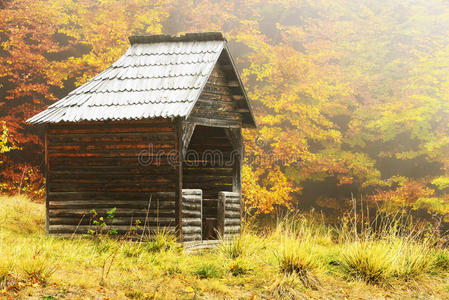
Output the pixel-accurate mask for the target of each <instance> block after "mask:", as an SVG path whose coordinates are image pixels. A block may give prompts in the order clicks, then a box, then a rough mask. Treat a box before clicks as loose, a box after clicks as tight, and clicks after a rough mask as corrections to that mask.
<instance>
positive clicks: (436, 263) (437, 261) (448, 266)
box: [432, 251, 449, 271]
mask: <svg viewBox="0 0 449 300" xmlns="http://www.w3.org/2000/svg"><path fill="white" fill-rule="evenodd" d="M432 267H433V269H437V270H441V271H449V253H448V252H447V251H441V252H440V251H439V252H437V254H436V255H435V256H434V259H433V261H432Z"/></svg>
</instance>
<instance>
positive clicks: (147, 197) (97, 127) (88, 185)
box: [46, 120, 178, 233]
mask: <svg viewBox="0 0 449 300" xmlns="http://www.w3.org/2000/svg"><path fill="white" fill-rule="evenodd" d="M150 144H151V145H153V149H152V151H153V155H152V156H151V158H152V159H153V161H152V162H151V163H149V162H148V160H149V158H150V155H149V148H148V147H149V145H150ZM177 147H178V142H177V133H176V123H174V122H171V121H170V120H150V121H134V122H97V123H76V124H52V125H49V127H48V130H47V136H46V149H47V153H46V160H47V214H48V219H47V220H48V227H47V228H48V232H49V233H73V232H74V231H75V229H76V230H77V232H78V233H86V231H87V230H88V229H89V224H90V223H91V215H92V214H91V213H90V211H91V210H92V209H95V210H96V211H97V213H99V214H104V213H105V212H106V211H107V210H109V209H111V208H113V207H116V209H117V210H116V213H115V218H114V223H115V224H116V225H117V229H118V231H119V232H125V231H127V230H128V229H129V226H130V224H131V223H135V221H136V220H140V224H141V226H143V224H144V222H145V218H146V216H147V208H148V205H149V204H150V205H151V209H150V211H149V220H150V221H149V225H150V226H152V227H153V228H155V227H156V226H174V225H175V216H176V213H175V208H176V195H175V194H176V193H175V192H176V188H177V186H178V183H177V178H178V169H177V167H176V166H175V165H172V164H170V161H169V159H168V157H167V155H165V156H161V159H160V161H156V153H157V152H158V151H159V150H163V151H164V152H165V153H169V152H170V151H171V150H177ZM142 150H146V151H147V152H146V153H145V155H143V159H144V162H146V163H148V165H143V164H142V163H140V162H139V155H140V153H141V151H142ZM150 201H151V203H150ZM156 220H157V221H156Z"/></svg>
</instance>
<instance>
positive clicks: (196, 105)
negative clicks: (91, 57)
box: [28, 32, 256, 242]
mask: <svg viewBox="0 0 449 300" xmlns="http://www.w3.org/2000/svg"><path fill="white" fill-rule="evenodd" d="M129 41H130V44H131V45H130V47H129V49H128V50H127V51H126V53H125V54H124V55H123V56H122V57H120V58H119V59H118V60H117V61H116V62H114V63H113V64H112V65H111V66H110V67H109V68H107V69H106V70H104V71H103V72H101V73H100V74H98V75H96V76H95V77H93V78H92V79H91V80H90V81H88V82H87V83H86V84H84V85H82V86H80V87H78V88H77V89H75V90H73V91H72V92H71V93H69V94H68V95H67V96H66V97H64V98H63V99H61V100H59V101H58V102H55V103H54V104H52V105H50V106H49V107H48V108H47V109H46V110H45V111H43V112H41V113H39V114H37V115H35V116H34V117H32V118H30V119H29V120H28V122H29V123H31V124H44V125H45V128H46V130H45V162H46V182H47V185H46V186H47V187H46V189H47V193H46V215H47V222H46V224H47V226H46V228H47V233H49V234H73V233H79V234H85V233H86V232H88V230H89V229H92V227H93V226H94V225H93V224H92V219H93V218H94V217H93V216H92V214H93V210H95V212H96V213H97V217H98V216H103V217H104V219H105V220H107V221H106V222H109V223H111V224H112V225H111V226H112V227H113V228H114V229H115V230H116V231H117V232H118V233H125V232H128V231H129V230H130V227H131V226H134V227H136V230H138V231H139V232H142V231H145V232H147V233H148V232H152V231H154V230H157V229H161V228H168V229H170V230H176V232H178V233H179V235H180V238H181V240H182V241H185V242H187V241H202V240H209V239H216V238H217V232H218V233H220V234H222V235H224V236H225V237H226V236H227V235H229V234H236V233H239V232H240V224H241V164H242V128H254V127H256V123H255V119H254V115H253V113H252V110H251V107H250V104H249V102H248V98H247V95H246V92H245V90H244V88H243V85H242V82H241V80H240V78H239V75H238V72H237V70H236V67H235V64H234V62H233V59H232V57H231V54H230V52H229V49H228V46H227V42H226V39H225V38H224V37H223V36H222V34H221V33H214V32H213V33H191V34H186V35H183V36H168V35H152V36H132V37H130V38H129ZM113 208H115V209H116V210H115V213H114V214H113V218H108V219H107V218H105V217H106V214H107V212H108V211H110V210H111V209H113ZM136 224H138V226H135V225H136Z"/></svg>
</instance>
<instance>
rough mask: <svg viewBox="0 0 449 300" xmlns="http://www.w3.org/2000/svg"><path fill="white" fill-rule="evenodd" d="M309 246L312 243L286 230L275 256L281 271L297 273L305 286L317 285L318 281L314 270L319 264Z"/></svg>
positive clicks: (289, 273)
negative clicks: (305, 241) (304, 241)
mask: <svg viewBox="0 0 449 300" xmlns="http://www.w3.org/2000/svg"><path fill="white" fill-rule="evenodd" d="M309 247H310V245H307V244H305V243H303V242H301V241H300V240H299V239H297V238H295V236H293V235H291V234H289V233H288V232H286V233H284V236H283V237H282V239H281V241H280V246H279V250H278V251H277V252H275V257H276V260H277V263H278V266H279V270H280V271H281V273H283V274H285V275H288V276H290V275H296V276H297V277H298V279H299V280H300V281H301V282H302V283H303V285H304V286H306V287H315V286H316V283H317V282H316V278H315V276H314V275H313V274H312V272H313V270H315V269H316V268H317V267H318V265H317V262H316V260H315V257H314V256H313V254H312V252H311V251H310V248H309Z"/></svg>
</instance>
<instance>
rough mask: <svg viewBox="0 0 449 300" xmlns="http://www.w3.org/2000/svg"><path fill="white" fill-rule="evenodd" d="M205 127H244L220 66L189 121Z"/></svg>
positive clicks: (212, 75)
mask: <svg viewBox="0 0 449 300" xmlns="http://www.w3.org/2000/svg"><path fill="white" fill-rule="evenodd" d="M187 120H188V121H189V122H193V123H196V124H200V125H205V126H218V127H242V114H241V113H239V112H238V111H237V103H236V102H235V100H234V99H233V98H232V92H231V90H230V88H229V84H228V82H227V80H226V78H225V74H224V72H223V71H222V69H221V66H220V65H219V64H217V65H215V67H214V69H213V71H212V73H211V75H210V77H209V80H208V81H207V83H206V86H205V87H204V89H203V91H202V92H201V95H200V97H199V99H198V101H197V102H196V104H195V107H194V108H193V109H192V112H191V114H190V116H189V118H188V119H187Z"/></svg>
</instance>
